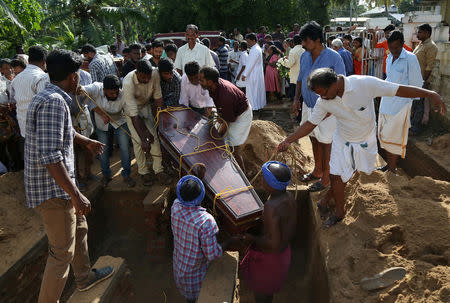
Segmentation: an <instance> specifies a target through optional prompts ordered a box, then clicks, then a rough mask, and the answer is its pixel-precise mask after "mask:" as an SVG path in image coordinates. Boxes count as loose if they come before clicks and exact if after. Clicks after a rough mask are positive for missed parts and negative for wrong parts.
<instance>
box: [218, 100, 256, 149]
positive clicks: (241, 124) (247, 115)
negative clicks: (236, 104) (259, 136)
mask: <svg viewBox="0 0 450 303" xmlns="http://www.w3.org/2000/svg"><path fill="white" fill-rule="evenodd" d="M252 120H253V110H252V107H251V105H250V104H249V105H248V108H247V110H246V111H245V112H243V113H242V114H241V115H240V116H239V117H238V118H237V119H236V121H234V122H231V123H230V124H228V134H227V136H226V137H225V138H224V140H228V141H230V142H231V144H230V145H231V146H239V145H242V144H244V143H245V141H247V138H248V134H249V133H250V128H251V127H252Z"/></svg>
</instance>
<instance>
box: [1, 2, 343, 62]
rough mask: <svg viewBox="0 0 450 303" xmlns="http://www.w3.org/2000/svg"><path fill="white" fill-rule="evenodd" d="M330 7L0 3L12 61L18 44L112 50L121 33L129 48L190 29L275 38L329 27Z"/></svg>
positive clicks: (5, 52) (4, 51)
mask: <svg viewBox="0 0 450 303" xmlns="http://www.w3.org/2000/svg"><path fill="white" fill-rule="evenodd" d="M329 1H330V0H277V1H268V0H171V1H167V0H140V1H135V0H70V1H69V0H0V55H1V56H4V57H6V56H8V57H10V56H12V55H14V48H15V46H16V45H19V44H23V46H24V48H25V50H26V49H27V48H28V47H29V46H31V45H36V44H40V45H42V46H44V47H46V48H47V49H52V48H67V49H76V48H78V47H80V46H81V45H82V44H85V43H87V42H89V43H92V44H94V45H96V46H99V45H104V44H111V43H113V41H114V40H115V35H116V34H118V33H121V34H122V36H123V38H124V40H125V42H127V43H128V44H130V43H132V42H134V41H136V39H137V35H138V34H142V35H144V37H149V36H151V34H153V33H156V32H169V31H184V29H185V27H186V25H187V24H189V23H194V24H196V25H198V26H199V27H200V29H201V30H219V29H220V30H225V31H227V32H231V31H232V29H233V28H234V27H239V28H240V29H241V32H242V33H243V34H245V33H246V28H247V27H250V28H252V29H253V30H254V31H258V28H259V27H260V26H261V25H265V26H267V27H268V32H271V31H272V29H273V28H274V27H275V25H276V24H278V23H280V24H282V26H283V27H284V30H285V31H290V30H291V28H292V24H293V23H299V24H303V23H305V22H307V21H309V20H316V21H317V22H319V23H320V24H322V25H325V24H327V23H328V20H329V18H328V8H327V7H328V4H329ZM336 1H340V0H336ZM344 1H345V0H344Z"/></svg>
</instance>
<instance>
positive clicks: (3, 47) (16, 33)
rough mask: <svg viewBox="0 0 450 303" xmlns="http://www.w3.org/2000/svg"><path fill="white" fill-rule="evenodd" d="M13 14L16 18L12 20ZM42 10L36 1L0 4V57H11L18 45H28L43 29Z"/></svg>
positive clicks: (9, 0) (17, 0)
mask: <svg viewBox="0 0 450 303" xmlns="http://www.w3.org/2000/svg"><path fill="white" fill-rule="evenodd" d="M11 14H13V16H14V17H15V18H16V19H15V18H11V16H12V15H11ZM42 16H43V14H42V10H41V6H40V4H39V2H37V1H36V0H2V1H1V2H0V55H1V56H2V57H10V56H12V55H13V54H14V49H15V47H16V46H17V45H21V44H24V45H26V44H27V40H28V39H29V38H31V37H32V36H33V35H34V34H36V33H37V32H38V31H39V30H40V29H41V20H42Z"/></svg>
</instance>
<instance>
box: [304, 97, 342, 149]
mask: <svg viewBox="0 0 450 303" xmlns="http://www.w3.org/2000/svg"><path fill="white" fill-rule="evenodd" d="M313 110H314V108H309V107H308V106H306V104H305V102H303V105H302V122H300V125H302V124H303V123H305V122H306V121H307V120H308V119H309V117H311V115H312V112H313ZM335 130H336V117H335V116H333V115H331V116H329V117H328V118H326V119H324V120H322V121H321V122H320V123H319V124H318V125H317V126H316V128H314V130H313V131H312V132H311V133H310V134H309V136H310V137H314V138H316V139H317V141H319V142H320V143H324V144H330V143H331V141H332V140H333V135H334V132H335Z"/></svg>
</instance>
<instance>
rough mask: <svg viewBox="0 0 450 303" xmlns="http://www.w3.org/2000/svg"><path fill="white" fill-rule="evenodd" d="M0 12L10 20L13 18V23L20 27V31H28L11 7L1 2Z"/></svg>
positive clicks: (1, 0)
mask: <svg viewBox="0 0 450 303" xmlns="http://www.w3.org/2000/svg"><path fill="white" fill-rule="evenodd" d="M0 11H3V12H4V13H5V14H6V15H7V16H8V17H9V18H11V21H12V22H13V23H14V24H15V25H17V26H18V27H20V29H22V30H24V31H26V28H25V26H23V25H22V23H21V22H20V21H19V18H17V16H16V14H15V13H14V12H13V11H12V10H11V9H10V8H9V6H8V5H7V4H6V3H5V2H4V1H3V0H0Z"/></svg>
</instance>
